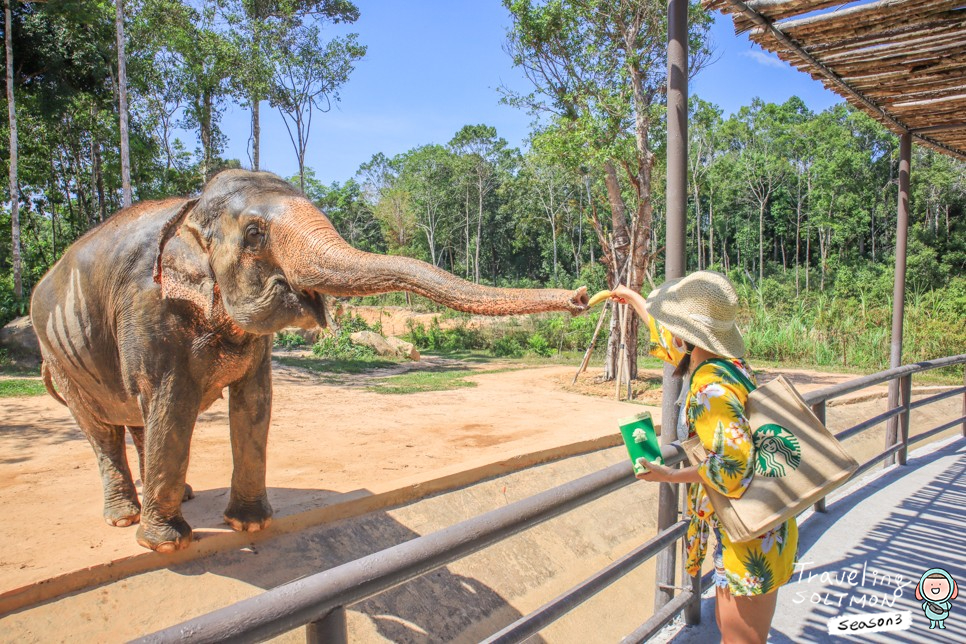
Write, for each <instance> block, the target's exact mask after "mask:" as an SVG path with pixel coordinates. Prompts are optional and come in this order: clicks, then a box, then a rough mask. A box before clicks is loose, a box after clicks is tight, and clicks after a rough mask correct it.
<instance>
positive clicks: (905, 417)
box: [896, 373, 912, 465]
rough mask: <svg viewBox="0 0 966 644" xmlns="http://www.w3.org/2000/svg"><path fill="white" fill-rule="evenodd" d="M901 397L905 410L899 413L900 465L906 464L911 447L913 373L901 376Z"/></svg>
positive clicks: (898, 459)
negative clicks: (910, 413)
mask: <svg viewBox="0 0 966 644" xmlns="http://www.w3.org/2000/svg"><path fill="white" fill-rule="evenodd" d="M899 397H900V403H901V404H902V407H903V409H904V410H905V411H903V412H902V413H901V414H899V441H900V442H901V443H902V449H900V450H899V451H898V452H897V453H896V462H897V463H899V465H905V464H906V456H907V455H908V452H909V449H908V445H909V405H911V404H912V374H911V373H910V374H909V375H906V376H903V377H902V378H899Z"/></svg>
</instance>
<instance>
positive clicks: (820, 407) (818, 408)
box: [812, 400, 827, 512]
mask: <svg viewBox="0 0 966 644" xmlns="http://www.w3.org/2000/svg"><path fill="white" fill-rule="evenodd" d="M812 413H814V414H815V415H816V416H817V417H818V419H819V420H820V421H822V424H823V425H824V424H825V401H824V400H823V401H821V402H817V403H815V404H814V405H812ZM812 508H813V509H814V510H815V511H816V512H827V510H826V509H825V497H824V496H823V497H822V498H821V499H819V500H818V501H816V502H815V505H813V506H812Z"/></svg>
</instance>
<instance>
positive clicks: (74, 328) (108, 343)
mask: <svg viewBox="0 0 966 644" xmlns="http://www.w3.org/2000/svg"><path fill="white" fill-rule="evenodd" d="M397 290H408V291H412V292H416V293H420V294H422V295H425V296H427V297H429V298H431V299H433V300H435V301H437V302H441V303H443V304H445V305H447V306H449V307H452V308H456V309H459V310H463V311H470V312H476V313H482V314H488V315H504V314H515V313H529V312H540V311H552V310H566V311H570V312H571V313H574V314H576V313H578V312H581V311H583V310H584V309H585V308H586V304H587V295H586V293H585V291H584V289H579V290H578V291H575V292H568V291H560V290H525V289H492V288H486V287H480V286H477V285H473V284H470V283H468V282H464V281H463V280H460V279H458V278H456V277H453V276H452V275H450V274H448V273H446V272H444V271H441V270H439V269H437V268H435V267H433V266H430V265H428V264H425V263H423V262H419V261H415V260H411V259H407V258H402V257H386V256H382V255H373V254H369V253H363V252H360V251H357V250H355V249H354V248H352V247H350V246H349V245H348V244H346V243H345V242H344V241H343V240H342V238H341V237H339V235H338V233H336V231H335V229H334V228H333V227H332V225H331V224H330V223H329V221H328V219H327V218H326V217H325V215H324V214H322V212H321V211H319V210H318V209H317V208H315V207H314V206H313V205H312V204H311V203H310V202H309V201H307V200H306V199H305V198H304V196H302V194H301V193H299V192H298V191H296V190H295V189H293V188H292V187H291V186H290V185H289V184H288V183H286V182H284V181H282V180H281V179H279V178H278V177H276V176H274V175H271V174H268V173H255V172H247V171H240V170H236V171H229V172H224V173H221V174H219V175H218V176H216V177H215V178H214V179H212V180H211V181H210V182H209V184H208V185H207V186H206V187H205V190H204V191H203V193H202V194H201V196H200V197H199V198H198V199H197V200H185V199H169V200H166V201H157V202H145V203H141V204H137V205H135V206H133V207H131V208H127V209H125V210H122V211H120V212H118V213H117V214H115V215H114V216H112V217H111V218H110V219H109V220H108V221H106V222H105V223H104V224H102V225H100V226H99V227H98V228H96V229H94V230H93V231H91V232H89V233H88V234H87V235H85V236H84V237H82V238H81V239H79V240H78V241H77V242H76V243H75V244H74V245H72V246H71V247H70V248H69V249H67V251H66V252H65V253H64V256H63V257H62V258H61V260H60V261H59V262H58V263H57V264H56V265H55V266H54V267H53V268H52V269H51V270H50V272H49V273H48V274H47V275H46V276H45V277H44V279H43V280H42V281H41V282H40V283H39V284H38V285H37V287H36V289H34V293H33V297H32V301H31V313H30V315H31V318H32V320H33V325H34V329H35V331H36V333H37V336H38V338H39V340H40V345H41V352H42V354H43V358H44V367H43V373H44V379H45V382H46V384H47V387H48V390H49V391H50V393H51V395H53V396H54V397H56V398H58V399H59V400H61V402H65V404H66V405H67V406H68V407H69V408H70V411H71V413H72V414H73V416H74V418H75V419H76V420H77V424H78V425H79V426H80V427H81V429H82V430H83V431H84V433H85V434H86V436H87V438H88V440H89V441H90V443H91V445H92V446H93V448H94V453H95V454H96V456H97V462H98V466H99V468H100V472H101V478H102V480H103V484H104V518H105V520H106V521H107V522H108V523H109V524H110V525H115V526H128V525H132V524H134V523H137V522H138V521H140V526H139V527H138V531H137V540H138V543H140V544H141V545H143V546H145V547H147V548H151V549H154V550H157V551H160V552H170V551H174V550H177V549H180V548H184V547H186V546H187V545H188V543H189V542H190V541H191V528H190V526H189V525H188V524H187V522H185V520H184V518H183V517H182V515H181V503H182V500H183V499H185V498H188V497H190V494H191V492H190V487H188V486H186V484H185V473H186V471H187V468H188V452H189V445H190V442H191V434H192V431H193V429H194V425H195V421H196V419H197V417H198V414H199V413H200V412H201V411H203V410H205V409H206V408H208V406H210V405H211V404H212V403H213V402H214V401H215V400H217V399H218V398H220V397H221V396H222V394H223V390H224V389H225V388H226V387H227V388H228V392H229V424H230V431H231V445H232V457H233V460H234V471H233V473H232V480H231V496H230V498H229V501H228V507H227V509H226V510H225V515H224V517H225V521H226V522H227V523H228V524H229V525H230V526H231V527H232V528H234V529H235V530H248V531H255V530H260V529H262V528H264V527H265V526H266V525H267V524H268V523H269V520H270V518H271V516H272V507H271V505H269V502H268V497H267V495H266V490H265V452H266V440H267V437H268V426H269V419H270V416H271V406H272V378H271V349H272V335H271V334H272V333H274V332H275V331H277V330H279V329H281V328H283V327H286V326H293V325H294V326H302V327H305V328H312V327H315V326H317V325H324V324H325V320H326V313H325V305H324V299H323V298H322V297H321V296H322V295H325V294H327V295H338V296H350V295H366V294H373V293H382V292H387V291H397ZM51 381H53V384H56V389H57V390H59V392H60V395H58V393H57V391H55V390H54V388H53V386H52V382H51ZM125 429H126V430H127V431H128V432H130V434H131V438H132V439H133V442H134V444H135V446H136V448H137V451H138V455H139V460H140V469H141V472H140V474H141V480H142V498H143V506H142V504H141V503H139V502H138V497H137V493H136V491H135V487H134V480H133V478H132V476H131V471H130V469H129V467H128V463H127V457H126V455H125V450H124V432H125Z"/></svg>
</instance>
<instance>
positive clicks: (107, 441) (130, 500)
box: [70, 404, 141, 527]
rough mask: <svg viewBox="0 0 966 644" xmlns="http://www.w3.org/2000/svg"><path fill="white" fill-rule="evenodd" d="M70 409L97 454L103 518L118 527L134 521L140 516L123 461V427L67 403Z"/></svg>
mask: <svg viewBox="0 0 966 644" xmlns="http://www.w3.org/2000/svg"><path fill="white" fill-rule="evenodd" d="M70 408H71V411H72V412H73V414H74V418H75V420H77V424H78V425H79V426H80V428H81V430H83V432H84V434H85V435H86V436H87V440H88V441H89V442H90V444H91V447H93V448H94V455H95V456H96V457H97V467H98V469H99V470H100V473H101V482H102V483H103V485H104V520H105V521H106V522H107V523H108V525H112V526H118V527H127V526H129V525H132V524H135V523H137V522H138V520H139V519H140V518H141V504H140V503H138V495H137V491H136V490H135V488H134V480H133V479H132V478H131V469H130V468H129V467H128V463H127V452H126V451H125V448H124V426H123V425H110V424H108V423H105V422H103V421H100V420H98V419H96V418H94V417H93V415H92V414H90V412H88V411H87V410H86V409H84V408H82V407H80V406H79V405H77V404H71V405H70Z"/></svg>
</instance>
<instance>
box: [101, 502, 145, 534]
mask: <svg viewBox="0 0 966 644" xmlns="http://www.w3.org/2000/svg"><path fill="white" fill-rule="evenodd" d="M140 519H141V504H140V503H138V502H137V499H129V498H120V499H117V500H114V501H111V500H108V499H105V500H104V521H106V522H107V525H109V526H114V527H117V528H126V527H128V526H132V525H134V524H135V523H137V522H138V521H139V520H140Z"/></svg>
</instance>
